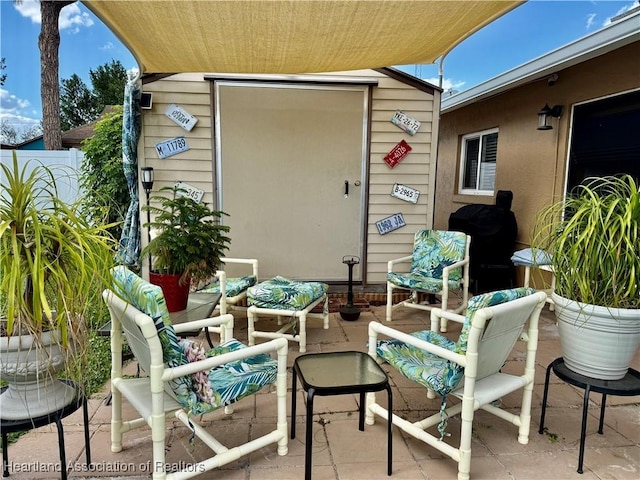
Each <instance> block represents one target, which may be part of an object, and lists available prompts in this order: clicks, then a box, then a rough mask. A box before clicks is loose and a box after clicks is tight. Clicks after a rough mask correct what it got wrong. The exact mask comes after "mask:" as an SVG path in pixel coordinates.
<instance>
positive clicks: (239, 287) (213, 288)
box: [199, 275, 258, 297]
mask: <svg viewBox="0 0 640 480" xmlns="http://www.w3.org/2000/svg"><path fill="white" fill-rule="evenodd" d="M257 281H258V279H257V278H256V277H255V276H254V275H249V276H246V277H234V278H227V280H226V284H225V290H226V292H227V297H235V296H236V295H239V294H240V293H242V292H244V291H245V290H246V289H247V288H249V287H251V286H253V285H255V284H256V282H257ZM199 291H200V292H203V293H220V282H218V281H216V282H212V283H210V284H209V285H207V286H206V287H204V288H202V289H201V290H199Z"/></svg>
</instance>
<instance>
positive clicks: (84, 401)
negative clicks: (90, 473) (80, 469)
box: [82, 397, 91, 468]
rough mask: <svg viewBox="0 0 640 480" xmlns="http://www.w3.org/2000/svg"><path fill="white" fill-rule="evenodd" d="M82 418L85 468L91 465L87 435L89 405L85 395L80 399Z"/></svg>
mask: <svg viewBox="0 0 640 480" xmlns="http://www.w3.org/2000/svg"><path fill="white" fill-rule="evenodd" d="M82 419H83V420H84V451H85V454H86V457H87V468H89V466H90V465H91V438H90V435H89V406H88V405H87V397H84V398H83V399H82Z"/></svg>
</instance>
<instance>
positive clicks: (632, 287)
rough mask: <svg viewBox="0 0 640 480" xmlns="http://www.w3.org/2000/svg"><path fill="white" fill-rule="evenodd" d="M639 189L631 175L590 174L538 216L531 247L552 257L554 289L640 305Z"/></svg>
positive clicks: (612, 304) (614, 304)
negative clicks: (564, 196) (599, 176)
mask: <svg viewBox="0 0 640 480" xmlns="http://www.w3.org/2000/svg"><path fill="white" fill-rule="evenodd" d="M639 245H640V192H639V191H638V185H637V183H636V181H635V180H634V178H633V177H632V176H630V175H622V176H615V177H614V176H610V177H603V178H590V179H587V181H586V182H585V183H584V184H582V185H580V186H578V187H576V189H575V191H574V192H573V193H572V194H571V195H570V196H568V197H567V198H566V200H564V201H560V202H557V203H555V204H553V205H551V206H549V207H547V208H545V209H543V210H542V211H541V212H540V213H539V214H538V216H537V218H536V224H535V227H534V232H533V235H532V246H533V247H534V248H538V249H542V250H544V251H546V252H548V253H549V254H551V256H552V266H553V269H554V274H555V292H556V293H557V294H558V295H560V296H562V297H565V298H567V299H571V300H574V301H577V302H581V303H586V304H591V305H599V306H603V307H609V308H640V254H639V250H638V248H639V247H638V246H639Z"/></svg>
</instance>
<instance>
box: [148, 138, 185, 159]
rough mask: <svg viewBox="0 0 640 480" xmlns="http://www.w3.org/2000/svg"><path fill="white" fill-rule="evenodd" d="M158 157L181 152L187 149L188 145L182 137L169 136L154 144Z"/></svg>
mask: <svg viewBox="0 0 640 480" xmlns="http://www.w3.org/2000/svg"><path fill="white" fill-rule="evenodd" d="M155 147H156V152H157V153H158V157H160V158H167V157H170V156H172V155H176V154H178V153H181V152H186V151H187V150H189V145H188V144H187V140H186V139H185V138H184V137H176V138H171V139H169V140H165V141H164V142H158V143H156V145H155Z"/></svg>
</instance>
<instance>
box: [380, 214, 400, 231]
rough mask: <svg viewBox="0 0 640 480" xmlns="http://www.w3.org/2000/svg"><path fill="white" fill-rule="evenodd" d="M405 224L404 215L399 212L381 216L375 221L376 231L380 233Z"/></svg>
mask: <svg viewBox="0 0 640 480" xmlns="http://www.w3.org/2000/svg"><path fill="white" fill-rule="evenodd" d="M405 225H406V223H404V217H403V216H402V214H401V213H396V214H393V215H391V216H390V217H387V218H383V219H382V220H378V221H377V222H376V227H377V228H378V233H379V234H380V235H384V234H385V233H389V232H392V231H394V230H397V229H398V228H400V227H404V226H405Z"/></svg>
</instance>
